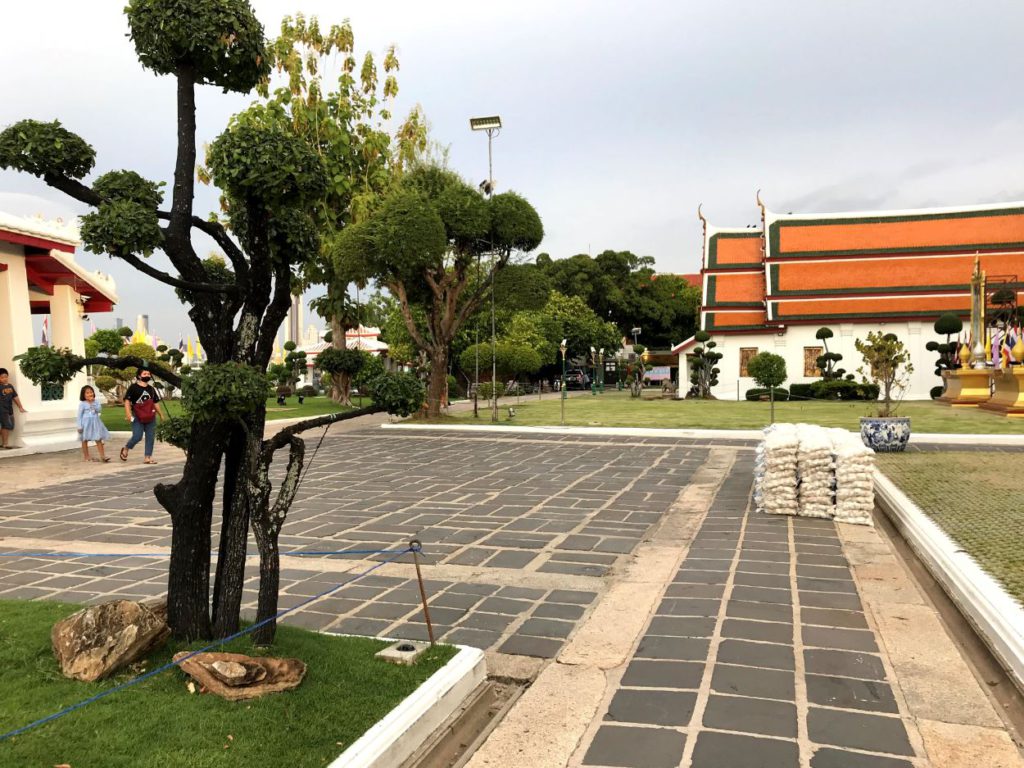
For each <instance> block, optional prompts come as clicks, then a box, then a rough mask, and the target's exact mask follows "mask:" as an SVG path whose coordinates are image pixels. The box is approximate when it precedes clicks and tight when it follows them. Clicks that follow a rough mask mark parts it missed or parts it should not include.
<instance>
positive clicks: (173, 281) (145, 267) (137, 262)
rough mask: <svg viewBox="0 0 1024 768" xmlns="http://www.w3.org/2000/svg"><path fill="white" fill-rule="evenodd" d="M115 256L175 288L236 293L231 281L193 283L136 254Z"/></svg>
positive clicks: (198, 291)
mask: <svg viewBox="0 0 1024 768" xmlns="http://www.w3.org/2000/svg"><path fill="white" fill-rule="evenodd" d="M117 258H119V259H121V260H122V261H126V262H128V263H129V264H131V265H132V266H133V267H135V268H136V269H137V270H139V272H142V273H143V274H144V275H149V276H150V277H152V278H153V279H154V280H158V281H160V282H161V283H166V284H167V285H171V286H174V287H175V288H182V289H184V290H188V291H194V292H196V293H237V292H238V286H237V285H233V284H231V283H194V282H192V281H191V280H182V279H181V278H180V277H174V276H173V275H169V274H167V273H166V272H161V271H160V270H159V269H156V268H155V267H151V266H150V265H149V264H147V263H146V261H145V260H144V259H140V258H139V257H138V256H136V255H134V254H131V253H127V254H121V255H119V256H118V257H117Z"/></svg>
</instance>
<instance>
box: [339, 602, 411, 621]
mask: <svg viewBox="0 0 1024 768" xmlns="http://www.w3.org/2000/svg"><path fill="white" fill-rule="evenodd" d="M413 610H414V607H413V606H411V605H402V604H401V603H380V602H374V603H370V604H369V605H368V606H366V607H365V608H361V609H359V610H358V611H356V613H355V615H356V616H358V617H359V618H367V619H390V620H391V621H394V620H396V619H400V618H402V617H403V616H408V615H409V614H410V613H411V612H412V611H413ZM420 613H421V614H422V609H420Z"/></svg>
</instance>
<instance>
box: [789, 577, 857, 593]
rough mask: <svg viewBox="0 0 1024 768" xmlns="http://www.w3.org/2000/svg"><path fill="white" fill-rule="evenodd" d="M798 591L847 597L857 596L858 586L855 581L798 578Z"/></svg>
mask: <svg viewBox="0 0 1024 768" xmlns="http://www.w3.org/2000/svg"><path fill="white" fill-rule="evenodd" d="M796 585H797V589H799V590H800V592H801V593H803V592H841V593H843V594H847V595H856V594H857V586H856V585H855V584H854V583H853V581H843V580H842V579H811V578H807V577H805V576H797V579H796Z"/></svg>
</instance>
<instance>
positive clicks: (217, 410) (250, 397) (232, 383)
mask: <svg viewBox="0 0 1024 768" xmlns="http://www.w3.org/2000/svg"><path fill="white" fill-rule="evenodd" d="M266 398H267V379H266V377H265V376H264V375H263V374H261V373H260V372H259V371H258V370H256V369H255V368H253V367H252V366H249V365H244V364H242V363H236V362H228V363H218V364H214V363H207V364H206V365H204V366H203V367H202V368H198V369H197V370H195V371H193V372H192V373H191V374H190V375H189V376H187V377H186V378H185V379H184V381H182V385H181V404H182V407H183V408H184V409H185V412H186V413H187V414H188V415H189V416H190V418H192V419H195V420H196V421H225V420H233V419H241V418H243V417H245V416H247V415H250V414H252V413H253V412H258V411H259V410H260V409H262V408H263V407H264V404H265V402H266Z"/></svg>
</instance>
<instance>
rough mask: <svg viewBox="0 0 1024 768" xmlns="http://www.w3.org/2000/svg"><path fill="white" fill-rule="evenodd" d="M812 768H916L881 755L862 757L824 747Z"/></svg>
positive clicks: (813, 759)
mask: <svg viewBox="0 0 1024 768" xmlns="http://www.w3.org/2000/svg"><path fill="white" fill-rule="evenodd" d="M811 768H914V766H913V765H912V764H911V763H908V762H907V761H906V760H898V759H897V758H894V757H882V756H881V755H862V754H858V753H857V752H847V751H846V750H839V749H832V748H831V747H823V748H822V749H819V750H818V751H817V752H815V753H814V756H813V757H812V758H811Z"/></svg>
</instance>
